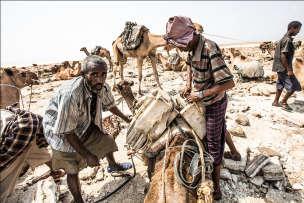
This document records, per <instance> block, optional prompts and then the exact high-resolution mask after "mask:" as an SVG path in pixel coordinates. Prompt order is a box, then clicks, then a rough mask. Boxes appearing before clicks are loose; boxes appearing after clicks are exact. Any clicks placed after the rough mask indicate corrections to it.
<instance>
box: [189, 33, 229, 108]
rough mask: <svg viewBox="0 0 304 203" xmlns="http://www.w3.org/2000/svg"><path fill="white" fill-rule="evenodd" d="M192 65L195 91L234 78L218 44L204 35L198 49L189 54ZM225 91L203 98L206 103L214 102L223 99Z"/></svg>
mask: <svg viewBox="0 0 304 203" xmlns="http://www.w3.org/2000/svg"><path fill="white" fill-rule="evenodd" d="M188 60H189V61H190V64H191V67H192V84H193V91H194V92H201V91H203V90H206V89H209V88H211V87H213V86H215V85H220V84H223V83H226V82H227V81H229V80H233V75H232V74H231V72H230V70H229V68H228V67H227V65H226V63H225V61H224V59H223V57H222V53H221V50H220V48H219V47H218V45H217V44H216V43H215V42H213V41H211V40H209V39H205V38H204V37H203V36H202V35H201V36H200V41H199V43H198V46H197V48H196V50H195V51H194V52H193V53H192V54H189V59H188ZM224 95H225V92H222V93H219V94H215V95H211V96H208V97H204V98H203V100H202V101H203V103H204V105H206V106H207V105H210V104H213V103H214V102H216V101H219V100H221V99H222V98H223V97H224Z"/></svg>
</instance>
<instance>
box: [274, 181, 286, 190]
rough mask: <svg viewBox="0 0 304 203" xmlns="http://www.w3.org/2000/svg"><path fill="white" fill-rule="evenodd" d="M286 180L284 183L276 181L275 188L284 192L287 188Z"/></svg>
mask: <svg viewBox="0 0 304 203" xmlns="http://www.w3.org/2000/svg"><path fill="white" fill-rule="evenodd" d="M284 182H285V181H284V180H282V181H275V182H273V186H274V187H275V188H276V189H278V190H283V189H284V187H285V186H286V185H285V184H284Z"/></svg>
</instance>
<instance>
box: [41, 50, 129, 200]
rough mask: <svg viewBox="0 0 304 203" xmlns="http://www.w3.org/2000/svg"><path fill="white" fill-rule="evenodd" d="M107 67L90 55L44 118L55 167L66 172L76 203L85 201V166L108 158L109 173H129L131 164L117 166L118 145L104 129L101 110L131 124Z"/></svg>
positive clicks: (56, 97) (95, 164)
mask: <svg viewBox="0 0 304 203" xmlns="http://www.w3.org/2000/svg"><path fill="white" fill-rule="evenodd" d="M106 77H107V65H106V63H105V62H104V61H103V59H102V58H101V57H99V56H96V55H92V56H88V57H87V58H86V59H85V60H84V62H83V65H82V75H81V76H79V77H77V78H74V79H72V80H70V81H68V82H67V83H65V84H63V85H62V86H61V87H59V90H58V91H57V92H56V94H55V96H54V97H53V98H52V99H51V100H50V103H49V105H48V107H47V110H46V112H45V115H44V118H43V126H44V133H45V137H46V140H47V142H48V143H49V144H50V146H51V148H52V152H53V157H52V166H53V168H54V169H59V168H61V169H64V170H65V172H66V173H67V183H68V186H69V189H70V191H71V193H72V195H73V197H74V200H75V202H77V203H78V202H83V199H82V197H81V190H80V185H79V179H78V172H79V170H80V169H82V168H84V167H86V166H91V167H94V166H98V165H99V159H100V158H104V157H106V158H107V161H108V163H109V167H108V171H109V172H112V171H120V170H126V169H129V168H131V167H132V165H131V164H130V163H120V164H118V163H116V161H115V159H114V157H113V152H114V151H117V145H116V143H115V141H114V139H113V138H112V137H110V136H109V135H108V134H107V133H106V132H105V131H104V130H103V128H102V111H104V110H109V111H110V112H112V113H113V114H115V115H117V116H119V117H121V118H122V119H123V120H125V121H126V122H128V123H129V122H130V119H129V117H128V116H126V115H124V114H123V113H122V112H121V111H120V110H119V109H118V108H117V106H116V105H115V101H114V97H113V95H112V93H111V90H110V87H109V85H108V84H106V83H105V80H106Z"/></svg>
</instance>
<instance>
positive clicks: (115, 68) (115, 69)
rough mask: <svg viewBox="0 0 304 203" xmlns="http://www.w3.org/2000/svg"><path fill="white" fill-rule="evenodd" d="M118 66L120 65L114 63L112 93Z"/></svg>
mask: <svg viewBox="0 0 304 203" xmlns="http://www.w3.org/2000/svg"><path fill="white" fill-rule="evenodd" d="M118 66H120V64H116V63H115V66H114V69H113V91H114V87H115V85H116V73H117V70H118Z"/></svg>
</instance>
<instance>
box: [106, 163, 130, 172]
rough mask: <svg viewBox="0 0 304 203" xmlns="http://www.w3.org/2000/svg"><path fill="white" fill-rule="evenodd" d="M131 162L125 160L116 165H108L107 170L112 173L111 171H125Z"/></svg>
mask: <svg viewBox="0 0 304 203" xmlns="http://www.w3.org/2000/svg"><path fill="white" fill-rule="evenodd" d="M132 167H133V166H132V164H131V163H129V162H125V163H119V164H117V165H114V166H108V168H107V171H108V173H113V172H118V171H126V170H128V169H130V168H132Z"/></svg>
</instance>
